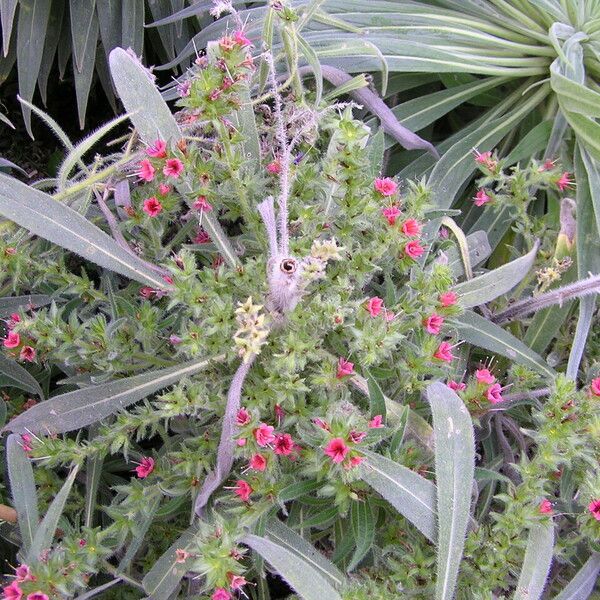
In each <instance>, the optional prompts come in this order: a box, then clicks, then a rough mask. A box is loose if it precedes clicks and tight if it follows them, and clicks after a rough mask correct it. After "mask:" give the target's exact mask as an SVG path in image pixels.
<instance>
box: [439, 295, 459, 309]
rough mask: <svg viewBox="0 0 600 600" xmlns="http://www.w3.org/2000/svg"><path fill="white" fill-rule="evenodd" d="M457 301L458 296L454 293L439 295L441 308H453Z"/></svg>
mask: <svg viewBox="0 0 600 600" xmlns="http://www.w3.org/2000/svg"><path fill="white" fill-rule="evenodd" d="M457 300H458V296H457V295H456V292H444V293H443V294H440V298H439V301H440V305H441V306H443V307H444V308H447V307H448V306H453V305H454V304H456V301H457Z"/></svg>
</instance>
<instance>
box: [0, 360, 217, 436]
mask: <svg viewBox="0 0 600 600" xmlns="http://www.w3.org/2000/svg"><path fill="white" fill-rule="evenodd" d="M210 362H211V361H210V360H203V361H199V360H193V361H189V362H187V363H183V364H181V365H177V366H175V367H168V368H167V369H160V370H158V371H149V372H147V373H142V374H141V375H134V376H133V377H126V378H124V379H117V380H116V381H109V382H108V383H102V384H100V385H97V386H93V387H86V388H84V389H81V390H74V391H72V392H67V393H66V394H60V395H58V396H53V397H52V398H50V399H49V400H46V401H45V402H40V403H39V404H36V405H35V406H32V407H31V408H30V409H29V410H27V411H26V412H24V413H22V414H20V415H18V416H17V417H15V418H14V419H13V420H12V421H10V422H9V423H8V424H7V426H6V429H8V430H9V431H13V432H16V433H25V432H27V431H32V432H34V433H37V432H40V433H44V434H45V433H47V432H48V431H50V432H52V433H64V432H66V431H73V430H75V429H80V428H81V427H86V426H87V425H91V424H92V423H96V422H97V421H100V420H102V419H105V418H106V417H108V416H109V415H111V414H114V413H116V412H119V411H120V410H123V409H124V408H126V407H127V406H129V405H130V404H133V403H134V402H138V401H139V400H141V399H142V398H145V397H146V396H149V395H150V394H153V393H154V392H157V391H158V390H161V389H163V388H165V387H167V386H169V385H173V384H174V383H175V382H177V381H179V380H180V379H181V378H182V377H189V376H191V375H194V374H195V373H198V372H199V371H201V370H202V369H204V368H205V367H206V366H207V365H208V364H209V363H210Z"/></svg>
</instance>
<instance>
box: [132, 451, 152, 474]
mask: <svg viewBox="0 0 600 600" xmlns="http://www.w3.org/2000/svg"><path fill="white" fill-rule="evenodd" d="M152 471H154V459H153V458H152V457H150V456H144V457H143V458H142V462H141V463H140V464H139V465H138V466H137V467H136V468H135V472H136V473H137V476H138V477H139V478H140V479H145V478H146V477H148V475H150V473H152Z"/></svg>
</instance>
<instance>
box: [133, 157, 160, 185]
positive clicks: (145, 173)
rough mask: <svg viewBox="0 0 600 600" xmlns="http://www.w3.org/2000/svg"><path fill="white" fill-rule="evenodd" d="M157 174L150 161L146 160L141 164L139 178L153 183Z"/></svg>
mask: <svg viewBox="0 0 600 600" xmlns="http://www.w3.org/2000/svg"><path fill="white" fill-rule="evenodd" d="M155 173H156V169H155V168H154V167H153V166H152V163H151V162H150V161H149V160H148V159H146V158H145V159H144V160H143V161H142V162H141V163H140V167H139V170H138V172H137V176H138V177H139V178H140V179H141V180H143V181H152V180H153V179H154V174H155Z"/></svg>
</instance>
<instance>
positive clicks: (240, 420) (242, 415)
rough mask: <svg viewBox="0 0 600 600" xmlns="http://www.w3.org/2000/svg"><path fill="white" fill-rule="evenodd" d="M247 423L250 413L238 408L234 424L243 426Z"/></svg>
mask: <svg viewBox="0 0 600 600" xmlns="http://www.w3.org/2000/svg"><path fill="white" fill-rule="evenodd" d="M248 423H250V413H249V412H248V411H247V410H246V409H245V408H240V410H238V411H237V415H236V417H235V424H236V425H237V426H238V427H243V426H244V425H248Z"/></svg>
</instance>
